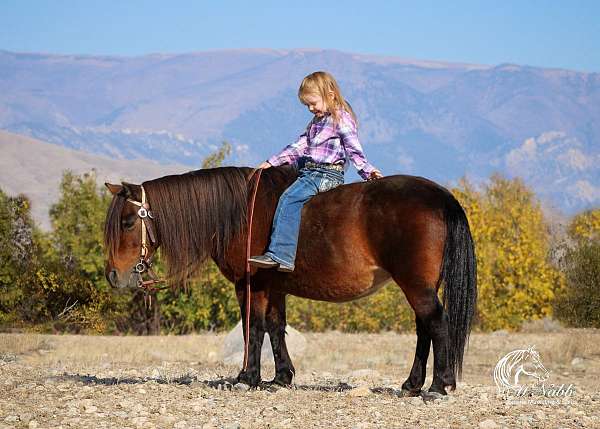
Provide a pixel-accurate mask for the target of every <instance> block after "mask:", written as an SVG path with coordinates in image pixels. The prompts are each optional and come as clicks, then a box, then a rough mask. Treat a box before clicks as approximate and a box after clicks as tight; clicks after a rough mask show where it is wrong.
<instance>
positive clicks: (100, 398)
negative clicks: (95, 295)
mask: <svg viewBox="0 0 600 429" xmlns="http://www.w3.org/2000/svg"><path fill="white" fill-rule="evenodd" d="M305 337H306V340H307V347H306V350H305V352H304V355H303V356H302V357H301V358H299V359H296V360H295V362H294V363H295V366H296V370H297V375H296V379H295V383H296V384H295V387H294V388H291V389H287V388H281V389H278V390H275V391H267V390H250V391H244V390H241V389H239V386H238V389H236V388H233V389H232V390H228V388H229V387H230V386H229V385H227V384H225V383H224V382H223V379H224V378H226V377H231V376H235V375H237V373H238V370H239V368H238V367H237V366H231V365H224V364H222V363H220V349H221V344H222V342H223V339H224V335H213V334H205V335H192V336H182V337H174V336H164V337H100V336H71V335H64V336H51V335H34V334H0V398H1V399H0V428H11V427H15V428H21V427H28V428H47V427H48V428H50V427H51V428H58V427H64V428H66V427H76V428H104V427H110V428H113V427H119V428H126V427H129V428H154V427H156V428H213V427H216V428H221V427H224V428H238V427H241V428H254V427H277V428H279V427H282V428H283V427H303V428H310V427H323V426H328V427H349V428H352V427H354V428H371V427H437V428H447V427H453V428H454V427H457V428H466V427H475V428H501V427H510V428H523V427H532V428H557V427H565V428H572V427H578V428H579V427H585V428H594V427H595V428H600V393H599V391H600V381H599V380H600V331H597V330H564V329H561V330H559V331H558V332H537V333H536V332H534V333H507V332H503V331H500V332H495V333H492V334H472V335H471V340H470V344H469V348H468V350H467V353H466V357H465V365H464V374H463V379H462V380H463V381H462V382H460V383H459V385H458V388H457V390H456V391H455V392H451V393H450V394H449V395H448V396H447V397H446V398H444V399H441V400H435V401H430V402H427V403H425V402H424V401H423V400H422V399H421V398H419V397H417V398H405V397H399V396H398V395H396V392H397V391H398V389H400V386H401V384H402V382H403V381H404V379H405V378H406V377H407V375H408V372H409V370H410V366H411V364H412V360H413V356H414V348H415V343H416V337H415V336H414V335H408V334H407V335H400V334H394V333H383V334H343V333H338V332H331V333H325V334H305ZM532 345H534V346H535V347H536V349H537V350H538V351H539V353H540V359H541V361H542V362H543V364H544V366H545V367H546V369H548V370H549V371H551V372H550V376H549V379H548V380H547V381H546V383H553V384H554V385H560V384H563V383H564V384H565V385H569V384H572V385H573V387H574V389H575V394H574V395H573V396H570V397H566V396H564V397H561V398H559V399H556V398H554V399H552V400H550V399H548V398H544V397H540V396H534V397H522V398H518V400H515V398H514V397H507V396H506V395H503V394H500V393H498V392H497V389H496V385H495V383H494V380H493V376H492V375H493V370H494V367H495V365H496V363H497V362H498V360H499V359H500V358H502V357H503V356H504V355H506V354H507V353H509V352H511V351H512V350H515V349H523V348H527V347H528V346H532ZM430 361H431V357H430ZM430 363H431V362H430ZM273 373H274V371H273V365H272V363H270V362H266V363H264V364H263V379H265V380H268V379H270V378H271V377H272V376H273ZM428 374H429V377H428V381H427V384H426V385H428V384H429V383H430V381H429V380H430V376H431V369H429V370H428Z"/></svg>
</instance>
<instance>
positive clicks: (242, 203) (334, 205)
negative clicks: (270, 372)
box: [104, 165, 477, 396]
mask: <svg viewBox="0 0 600 429" xmlns="http://www.w3.org/2000/svg"><path fill="white" fill-rule="evenodd" d="M256 171H257V170H254V169H252V168H249V167H219V168H209V169H201V170H196V171H190V172H187V173H184V174H180V175H170V176H165V177H161V178H157V179H153V180H149V181H146V182H144V183H142V185H136V184H130V183H122V184H120V185H118V184H109V183H107V184H106V186H107V187H108V189H109V190H110V191H111V193H112V194H113V199H112V202H111V204H110V207H109V209H108V213H107V218H106V222H105V231H104V241H105V248H106V250H107V262H106V269H105V274H106V278H107V280H108V282H109V283H110V284H111V285H112V286H114V287H125V286H132V285H133V284H135V282H136V281H139V280H140V279H139V278H140V277H141V274H140V273H141V271H143V269H142V270H141V271H140V270H139V269H136V268H135V267H136V266H139V264H140V263H141V262H143V263H145V262H146V260H147V258H149V257H151V256H152V255H153V254H154V253H155V252H156V250H157V249H158V248H159V247H160V249H161V257H163V258H164V260H165V262H166V265H167V278H168V279H169V282H170V283H171V285H174V286H181V285H184V284H185V282H186V281H187V279H189V278H191V277H192V276H193V275H194V274H195V273H197V272H198V270H199V269H200V267H201V266H202V264H203V263H204V262H205V261H206V260H207V259H208V258H212V259H213V260H214V262H215V263H216V265H217V266H218V268H219V270H220V271H221V273H222V274H223V275H224V276H225V277H226V278H227V279H228V280H229V281H231V282H232V283H233V285H234V287H235V291H236V296H237V298H238V301H239V304H240V312H241V315H242V319H244V318H245V317H246V316H248V318H249V319H250V328H249V331H248V335H247V337H246V332H244V339H245V340H246V344H247V366H245V367H244V368H243V369H242V370H241V371H240V373H239V375H238V376H237V382H241V383H245V384H248V385H250V386H253V387H254V386H257V385H259V383H261V382H262V381H261V376H260V370H261V368H260V358H261V353H260V352H261V347H262V343H263V339H264V334H265V332H268V333H269V338H270V341H271V347H272V349H273V356H274V360H275V371H276V374H275V377H274V379H273V380H272V381H270V382H267V383H272V384H275V385H282V386H289V385H291V383H292V380H293V377H294V375H295V369H294V366H293V364H292V361H291V359H290V356H289V354H288V351H287V347H286V341H285V327H286V302H285V300H286V295H288V294H291V295H295V296H298V297H302V298H307V299H313V300H321V301H330V302H337V303H341V302H347V301H351V300H355V299H358V298H361V297H365V296H367V295H370V294H372V293H374V292H376V291H377V290H378V289H379V288H380V287H382V286H383V285H384V284H386V283H388V282H389V281H390V280H393V281H394V282H395V283H396V284H397V285H398V286H399V287H400V288H401V289H402V290H403V292H404V294H405V296H406V298H407V300H408V302H409V304H410V305H411V307H412V309H413V310H414V313H415V321H416V333H417V344H416V351H415V358H414V362H413V365H412V369H411V371H410V374H409V376H408V378H407V379H406V381H405V382H404V383H403V385H402V394H405V395H411V396H417V395H424V394H427V393H431V394H435V395H445V394H446V393H447V392H446V388H451V389H452V390H454V389H456V379H457V377H459V376H460V375H461V371H462V363H463V355H464V348H465V344H466V342H467V340H468V336H469V332H470V329H471V321H472V318H473V313H474V310H475V306H476V299H477V283H476V258H475V250H474V244H473V239H472V236H471V232H470V229H469V224H468V220H467V217H466V215H465V212H464V210H463V208H462V207H461V205H460V204H459V202H458V201H457V200H456V198H455V197H454V196H453V195H452V194H451V193H450V192H449V191H448V190H447V189H445V188H444V187H442V186H440V185H438V184H436V183H434V182H432V181H430V180H427V179H425V178H422V177H414V176H407V175H393V176H386V177H384V178H380V179H377V180H373V181H367V182H363V183H349V184H345V185H341V186H338V187H336V188H334V189H331V190H328V191H326V192H323V193H319V194H317V195H316V196H314V197H313V198H312V199H311V200H310V201H308V203H307V204H305V206H304V207H303V210H302V222H301V227H300V233H299V234H300V235H299V244H298V250H297V255H296V264H295V270H294V271H293V272H291V273H284V272H279V271H276V270H265V269H258V268H255V267H252V268H251V271H250V278H251V284H252V293H251V302H250V304H251V305H250V306H249V309H248V312H247V311H246V308H245V305H244V299H245V294H246V292H245V269H246V262H247V261H246V251H247V249H246V242H247V238H248V227H247V218H248V210H249V209H248V205H249V200H250V196H251V194H252V193H253V192H254V191H253V189H255V192H256V194H255V202H254V214H253V219H252V226H251V228H252V229H251V231H252V235H251V238H252V240H251V243H250V252H251V254H255V255H257V254H262V253H263V252H264V251H265V249H266V248H267V245H268V241H269V237H270V232H271V225H272V222H273V216H274V213H275V208H276V206H277V202H278V199H279V197H280V195H281V194H282V193H283V191H284V190H285V189H286V188H287V187H288V186H290V185H291V183H292V182H293V181H294V180H295V178H296V177H297V174H298V171H297V169H296V168H295V167H294V166H290V165H284V166H280V167H272V168H269V169H265V170H262V176H260V181H259V182H258V185H257V186H258V187H257V188H254V185H255V181H254V180H251V179H253V178H254V177H255V176H254V173H255V172H256ZM142 194H143V195H142ZM142 200H143V201H142ZM139 206H142V208H146V209H149V211H150V216H143V217H142V215H146V214H147V212H143V213H142V214H140V212H141V209H140V210H138V209H139ZM150 209H151V210H150ZM143 228H145V229H147V230H148V231H149V232H150V240H148V241H147V242H146V240H144V243H143V246H144V247H145V248H146V252H145V256H142V258H141V260H140V246H142V239H141V238H140V232H141V231H142V229H143ZM142 265H143V264H142ZM142 268H143V267H142ZM440 288H441V289H442V290H443V294H441V293H438V292H440ZM440 295H442V296H441V298H440ZM432 345H433V355H434V356H433V380H432V384H431V386H430V388H429V392H426V391H424V390H422V387H423V384H424V382H425V376H426V367H427V359H428V356H429V352H430V349H431V346H432Z"/></svg>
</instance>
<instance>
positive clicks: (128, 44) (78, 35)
mask: <svg viewBox="0 0 600 429" xmlns="http://www.w3.org/2000/svg"><path fill="white" fill-rule="evenodd" d="M286 3H290V4H292V3H293V6H289V5H286ZM342 5H343V6H342ZM223 48H282V49H288V48H332V49H339V50H343V51H349V52H360V53H372V54H381V55H390V56H400V57H407V58H418V59H428V60H446V61H454V62H470V63H482V64H499V63H505V62H512V63H517V64H528V65H534V66H542V67H560V68H568V69H575V70H583V71H595V72H600V1H594V0H589V1H577V0H570V1H569V0H564V1H562V0H547V1H537V0H535V1H533V0H531V1H526V0H521V1H513V0H504V1H502V0H498V1H485V0H481V1H441V0H440V1H376V0H373V1H364V0H363V1H353V0H350V1H344V2H334V1H330V2H323V1H322V2H312V1H304V2H284V1H258V0H256V1H253V2H251V1H244V2H242V1H225V0H224V1H220V2H217V1H194V2H192V1H189V2H187V1H185V2H184V1H172V2H166V1H164V0H163V1H137V0H135V1H133V0H121V1H65V0H55V1H46V0H40V1H30V0H3V1H1V2H0V49H3V50H9V51H19V52H47V53H66V54H117V55H128V56H129V55H140V54H146V53H151V52H168V53H181V52H191V51H205V50H215V49H223Z"/></svg>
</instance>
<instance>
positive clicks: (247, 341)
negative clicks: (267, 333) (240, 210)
mask: <svg viewBox="0 0 600 429" xmlns="http://www.w3.org/2000/svg"><path fill="white" fill-rule="evenodd" d="M254 173H258V174H257V175H256V182H255V184H254V191H253V192H252V198H251V199H250V202H249V206H248V217H247V219H248V226H247V231H248V239H247V241H246V297H245V298H246V300H245V301H246V320H245V323H244V332H245V335H244V365H243V368H242V371H246V369H248V354H249V351H248V347H249V344H250V262H249V259H250V245H251V243H252V215H253V213H254V201H255V200H256V191H258V182H259V181H260V175H261V173H262V168H258V169H256V170H254V171H253V172H252V174H251V175H250V179H252V176H254Z"/></svg>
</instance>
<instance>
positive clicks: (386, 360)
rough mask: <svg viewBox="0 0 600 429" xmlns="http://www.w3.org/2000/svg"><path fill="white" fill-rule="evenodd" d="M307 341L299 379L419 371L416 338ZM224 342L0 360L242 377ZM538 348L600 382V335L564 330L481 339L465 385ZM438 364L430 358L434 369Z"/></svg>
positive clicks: (200, 338) (104, 344) (83, 342)
mask: <svg viewBox="0 0 600 429" xmlns="http://www.w3.org/2000/svg"><path fill="white" fill-rule="evenodd" d="M305 336H306V339H307V349H306V351H305V353H304V355H303V356H302V357H301V358H299V359H296V360H295V362H294V364H295V366H296V369H297V374H298V377H299V380H302V377H303V376H307V375H311V374H312V375H314V374H321V373H322V374H324V375H325V376H327V375H331V374H336V375H337V376H339V375H344V374H348V373H350V372H352V371H355V370H359V369H369V370H374V371H377V372H378V373H380V374H381V375H382V377H384V378H385V379H386V380H388V381H390V382H393V383H396V382H398V383H401V382H402V381H403V380H404V379H405V377H406V376H407V375H408V372H409V370H410V367H411V365H412V361H413V357H414V349H415V344H416V336H415V335H411V334H395V333H382V334H346V333H340V332H328V333H322V334H313V333H308V334H305ZM224 338H225V335H214V334H201V335H188V336H160V337H102V336H76V335H59V336H52V335H37V334H0V356H1V355H3V356H6V357H8V359H9V360H10V359H13V358H11V356H14V357H16V358H18V359H19V360H22V361H24V362H26V363H27V364H28V365H32V366H35V367H46V368H56V369H59V370H61V371H67V372H81V373H83V372H90V373H93V372H94V371H96V372H97V371H98V369H102V371H105V372H106V371H108V372H110V371H111V370H115V371H121V370H126V369H131V368H138V369H139V368H142V373H143V371H150V370H152V371H155V373H156V371H158V372H159V373H161V377H162V378H165V379H166V378H169V377H170V378H175V377H179V376H181V375H182V372H181V371H183V369H185V368H190V367H195V368H199V369H209V370H212V371H213V372H215V373H218V374H221V375H227V376H235V375H236V374H237V371H238V370H239V368H237V367H236V366H231V365H229V366H228V365H223V364H221V363H219V358H220V350H221V346H222V343H223V341H224ZM531 345H533V346H535V347H536V349H537V350H538V351H539V352H540V355H541V358H542V361H543V363H544V365H545V366H546V367H547V368H549V369H550V370H552V371H553V372H554V373H555V374H556V376H559V377H560V376H563V375H562V374H566V375H564V377H565V378H569V377H571V378H572V377H573V374H574V372H572V371H571V370H572V368H571V362H572V360H573V359H574V358H577V357H578V358H582V359H584V360H585V361H586V363H587V364H588V368H587V372H586V377H582V378H581V380H578V382H579V383H580V384H583V385H590V384H591V381H593V379H594V377H595V376H600V331H598V330H592V329H580V330H564V329H563V330H561V331H560V332H550V333H506V332H498V333H492V334H481V333H475V334H473V335H472V336H471V338H470V344H469V347H468V349H467V352H466V355H465V366H464V376H463V379H464V380H466V381H468V382H476V383H482V384H491V383H492V379H491V373H492V371H493V368H494V366H495V364H496V362H498V360H499V359H500V358H501V357H502V356H504V355H505V354H507V353H508V352H510V351H512V350H515V349H518V348H527V347H528V346H531ZM431 357H432V355H431ZM431 361H432V359H431V358H430V365H431V363H432V362H431ZM174 368H179V370H177V371H175V369H174ZM182 368H183V369H182ZM429 372H431V370H429ZM146 375H147V376H149V375H150V374H146ZM272 375H273V364H272V362H263V377H264V378H265V379H267V378H269V377H271V376H272ZM590 376H592V377H590Z"/></svg>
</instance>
